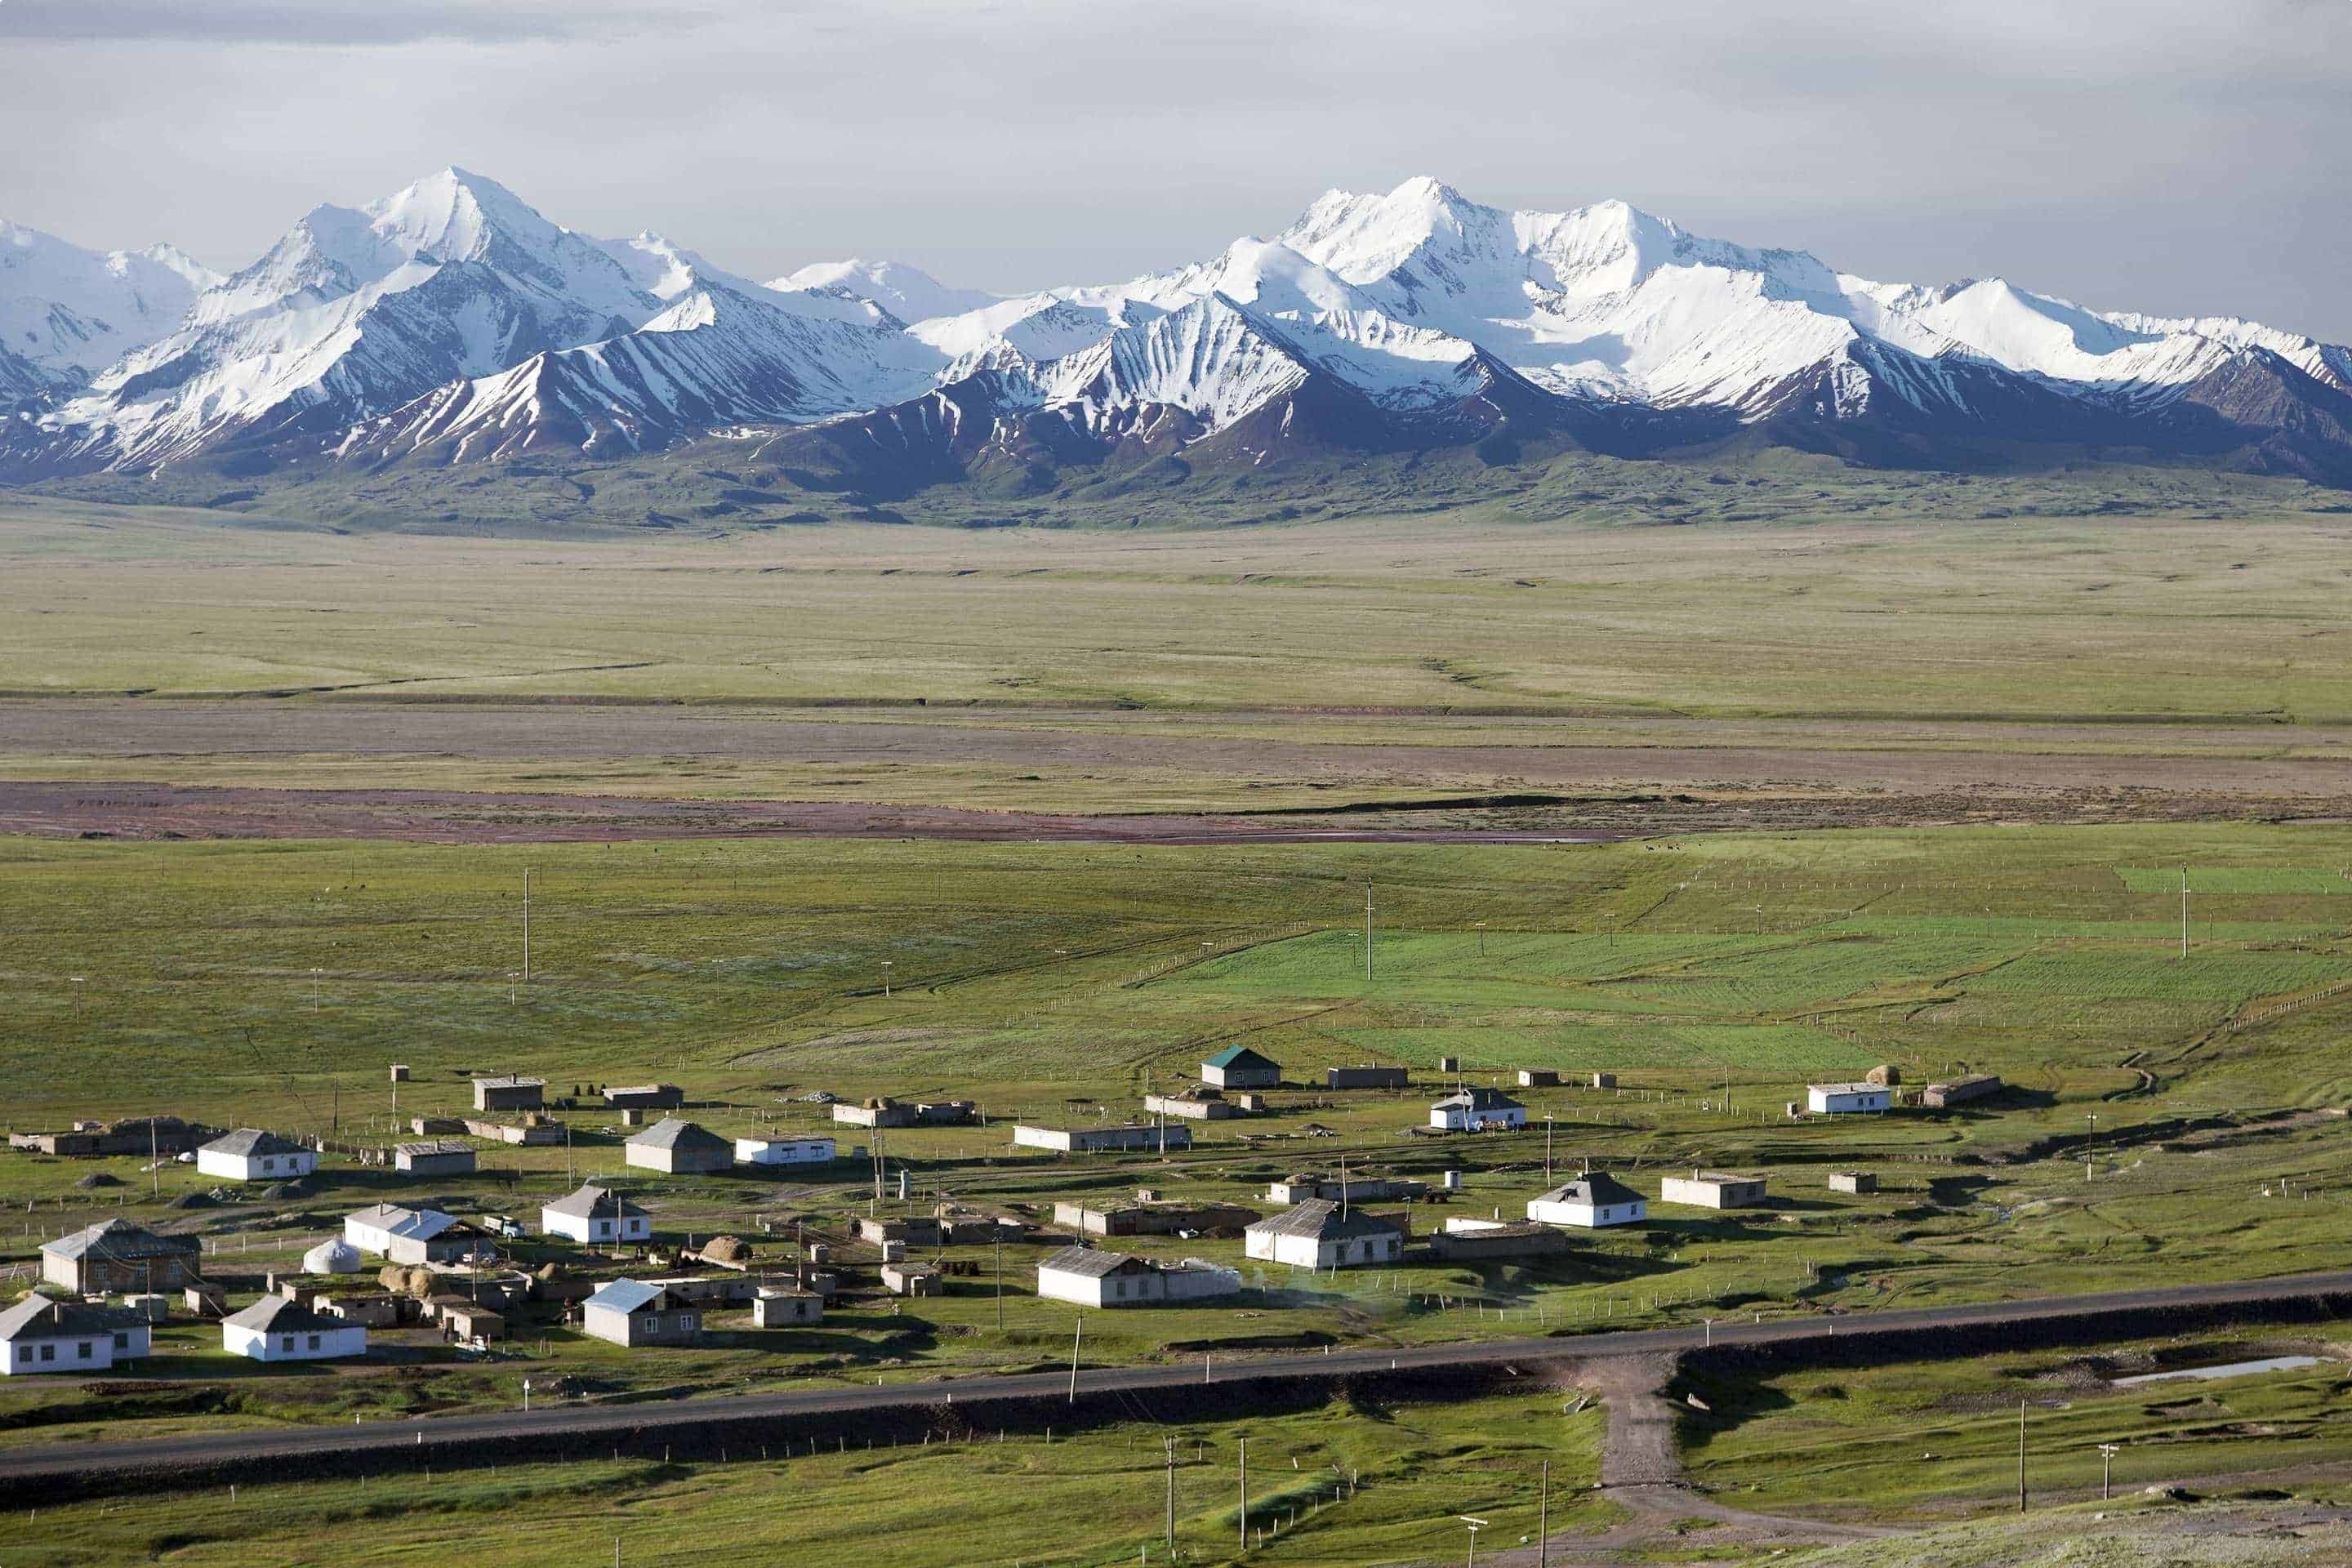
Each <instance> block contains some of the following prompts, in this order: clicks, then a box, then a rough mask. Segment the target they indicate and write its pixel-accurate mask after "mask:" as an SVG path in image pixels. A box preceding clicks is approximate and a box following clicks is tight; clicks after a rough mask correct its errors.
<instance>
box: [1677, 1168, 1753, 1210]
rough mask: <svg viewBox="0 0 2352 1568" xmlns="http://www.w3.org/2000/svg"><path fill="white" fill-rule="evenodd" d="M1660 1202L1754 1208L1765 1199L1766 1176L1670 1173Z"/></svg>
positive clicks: (1728, 1207)
mask: <svg viewBox="0 0 2352 1568" xmlns="http://www.w3.org/2000/svg"><path fill="white" fill-rule="evenodd" d="M1658 1201H1659V1202H1660V1203H1662V1204H1687V1205H1690V1206H1691V1207H1693V1208H1702V1209H1742V1208H1753V1207H1755V1206H1756V1205H1758V1204H1760V1203H1762V1202H1763V1201H1764V1178H1763V1177H1761V1176H1736V1175H1732V1174H1730V1173H1727V1172H1723V1171H1693V1172H1692V1173H1690V1174H1689V1175H1687V1176H1668V1177H1666V1178H1665V1179H1664V1181H1662V1182H1660V1183H1659V1184H1658Z"/></svg>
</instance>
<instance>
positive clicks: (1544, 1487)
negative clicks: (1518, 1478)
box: [1536, 1459, 1551, 1568]
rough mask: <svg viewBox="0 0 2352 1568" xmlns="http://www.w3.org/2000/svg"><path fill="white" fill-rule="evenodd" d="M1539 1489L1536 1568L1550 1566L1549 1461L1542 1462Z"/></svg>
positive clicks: (1547, 1567)
mask: <svg viewBox="0 0 2352 1568" xmlns="http://www.w3.org/2000/svg"><path fill="white" fill-rule="evenodd" d="M1540 1486H1541V1489H1540V1490H1539V1491H1538V1492H1537V1493H1536V1568H1551V1461H1550V1460H1549V1459H1546V1460H1545V1461H1544V1462H1543V1479H1542V1481H1541V1483H1540Z"/></svg>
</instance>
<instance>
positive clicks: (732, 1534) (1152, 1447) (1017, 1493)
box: [0, 1390, 1613, 1568]
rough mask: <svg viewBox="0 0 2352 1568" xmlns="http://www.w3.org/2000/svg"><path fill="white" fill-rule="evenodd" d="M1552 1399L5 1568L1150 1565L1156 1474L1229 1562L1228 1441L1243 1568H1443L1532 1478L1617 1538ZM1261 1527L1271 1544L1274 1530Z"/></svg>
mask: <svg viewBox="0 0 2352 1568" xmlns="http://www.w3.org/2000/svg"><path fill="white" fill-rule="evenodd" d="M1572 1398H1573V1396H1572V1395H1563V1394H1561V1393H1560V1392H1559V1391H1556V1390H1555V1391H1546V1392H1539V1393H1529V1394H1520V1395H1511V1396H1507V1397H1499V1398H1491V1399H1485V1400H1479V1401H1475V1402H1470V1403H1465V1404H1460V1405H1391V1406H1384V1407H1381V1408H1377V1409H1365V1408H1359V1407H1356V1406H1352V1405H1348V1404H1346V1403H1335V1404H1333V1405H1329V1406H1327V1407H1325V1408H1323V1409H1320V1410H1317V1411H1313V1412H1309V1413H1307V1414H1303V1415H1288V1416H1282V1417H1276V1418H1272V1419H1262V1420H1251V1421H1241V1422H1235V1423H1232V1424H1226V1425H1218V1424H1206V1425H1162V1424H1160V1423H1157V1422H1150V1421H1139V1422H1137V1423H1136V1424H1135V1425H1132V1426H1117V1427H1110V1428H1106V1429H1102V1430H1098V1431H1092V1432H1087V1433H1085V1434H1083V1435H1080V1436H1076V1437H1072V1436H1068V1435H1066V1434H1065V1435H1062V1436H1057V1437H1055V1439H1053V1440H1052V1441H1050V1442H1049V1441H1046V1440H1045V1439H1044V1438H1043V1437H1041V1436H1035V1435H1031V1436H1019V1435H1013V1436H1009V1437H1008V1438H1007V1439H1006V1440H1004V1441H1002V1442H1000V1441H996V1440H994V1435H993V1434H986V1435H980V1436H976V1437H974V1438H973V1439H971V1440H967V1441H961V1442H956V1443H935V1444H931V1445H929V1446H921V1445H918V1444H914V1443H909V1444H908V1445H906V1446H902V1447H897V1448H887V1447H886V1448H879V1449H874V1450H864V1449H861V1450H859V1451H856V1452H852V1453H825V1452H822V1451H821V1452H819V1453H817V1454H816V1455H814V1457H803V1458H793V1459H791V1460H785V1459H782V1458H773V1459H769V1460H762V1459H761V1458H760V1457H759V1456H758V1455H756V1454H753V1453H745V1454H743V1455H741V1456H740V1457H737V1458H735V1459H734V1460H733V1462H730V1463H725V1464H702V1465H686V1464H677V1465H662V1464H641V1463H630V1462H627V1461H624V1462H622V1463H619V1464H614V1463H610V1462H602V1461H599V1462H587V1461H583V1462H578V1463H573V1464H567V1465H562V1466H554V1465H541V1466H523V1467H504V1468H500V1469H499V1470H497V1471H495V1472H491V1471H481V1470H478V1471H466V1472H456V1473H450V1472H446V1471H445V1472H443V1473H441V1474H439V1475H436V1476H434V1477H433V1478H431V1479H430V1480H428V1479H426V1478H425V1475H424V1474H423V1473H422V1472H421V1471H418V1470H416V1469H415V1468H414V1467H407V1468H393V1469H390V1470H389V1471H388V1472H387V1473H383V1474H379V1475H376V1476H373V1477H371V1478H369V1479H366V1480H364V1481H362V1480H359V1479H337V1480H332V1481H317V1482H310V1483H301V1484H289V1485H280V1486H247V1487H240V1488H239V1489H237V1495H236V1498H235V1499H233V1500H232V1499H231V1498H230V1497H229V1496H228V1495H227V1493H226V1489H219V1490H215V1491H206V1492H203V1493H196V1494H185V1495H176V1496H171V1497H163V1498H143V1499H142V1498H134V1499H129V1500H116V1501H111V1502H89V1503H80V1504H76V1505H73V1506H71V1507H68V1508H61V1509H56V1510H48V1509H44V1510H41V1511H40V1513H39V1515H38V1517H37V1518H34V1519H26V1518H22V1517H18V1518H15V1519H12V1520H10V1521H9V1524H8V1529H7V1531H6V1533H5V1539H0V1564H17V1563H22V1564H26V1565H28V1568H29V1565H31V1564H35V1563H38V1564H41V1565H42V1568H68V1565H72V1568H105V1565H111V1564H117V1563H150V1562H154V1561H157V1560H159V1559H160V1560H163V1561H168V1562H171V1563H188V1564H205V1563H224V1564H226V1563H254V1562H277V1563H315V1562H323V1561H332V1562H334V1563H339V1564H362V1563H422V1562H428V1561H442V1560H446V1559H448V1558H451V1557H462V1558H464V1559H467V1560H469V1561H475V1562H484V1563H499V1564H501V1568H505V1565H509V1564H511V1565H513V1568H532V1565H536V1564H548V1565H554V1564H563V1565H566V1568H569V1565H572V1564H578V1563H599V1562H604V1561H606V1560H608V1559H609V1558H610V1556H611V1554H612V1552H613V1550H614V1542H615V1541H618V1542H620V1546H621V1551H622V1561H623V1562H624V1563H627V1564H629V1565H631V1568H686V1565H688V1564H690V1563H702V1562H705V1561H708V1560H709V1557H710V1556H711V1554H712V1553H713V1552H721V1553H723V1554H725V1555H726V1556H728V1557H730V1558H736V1559H745V1560H754V1561H757V1560H765V1559H768V1558H771V1557H776V1558H782V1557H784V1556H790V1557H792V1558H793V1559H795V1560H799V1559H803V1558H805V1559H808V1560H821V1559H824V1558H827V1557H844V1558H846V1557H853V1556H859V1555H865V1554H871V1553H873V1552H877V1551H887V1553H888V1554H889V1557H890V1559H891V1561H892V1562H893V1563H903V1564H905V1565H907V1568H927V1565H931V1564H938V1565H940V1568H947V1565H950V1564H957V1565H961V1564H964V1563H974V1562H987V1563H1030V1564H1038V1565H1043V1564H1048V1563H1051V1564H1057V1565H1059V1564H1066V1565H1076V1564H1087V1563H1103V1564H1111V1563H1136V1562H1141V1561H1149V1562H1153V1563H1160V1562H1164V1561H1166V1558H1165V1555H1164V1551H1165V1541H1166V1534H1165V1521H1166V1511H1165V1510H1166V1506H1167V1490H1166V1488H1167V1481H1168V1470H1167V1467H1166V1455H1167V1454H1168V1453H1169V1452H1170V1451H1171V1450H1170V1448H1169V1447H1168V1445H1169V1444H1170V1443H1171V1442H1172V1445H1173V1452H1174V1454H1175V1456H1176V1459H1177V1466H1176V1477H1175V1479H1176V1510H1175V1511H1176V1534H1177V1544H1178V1547H1179V1549H1180V1550H1181V1552H1183V1554H1184V1559H1185V1561H1187V1562H1193V1563H1223V1562H1231V1561H1234V1560H1235V1559H1236V1558H1237V1557H1238V1556H1239V1555H1240V1553H1239V1550H1238V1548H1239V1542H1240V1538H1241V1531H1242V1519H1241V1513H1240V1506H1239V1503H1240V1486H1239V1475H1238V1464H1239V1458H1240V1440H1241V1439H1244V1438H1246V1439H1247V1440H1248V1443H1249V1501H1250V1512H1249V1525H1250V1528H1251V1530H1252V1531H1253V1533H1255V1532H1256V1531H1265V1532H1266V1541H1265V1544H1264V1545H1262V1546H1260V1547H1258V1548H1257V1549H1255V1550H1254V1551H1253V1552H1250V1554H1249V1555H1250V1560H1251V1561H1253V1562H1268V1563H1300V1564H1307V1563H1333V1564H1338V1563H1349V1564H1353V1563H1379V1562H1397V1561H1412V1560H1414V1559H1418V1558H1422V1557H1424V1556H1429V1555H1434V1554H1441V1553H1444V1554H1450V1553H1452V1552H1454V1551H1456V1550H1458V1549H1459V1548H1460V1546H1461V1544H1462V1542H1463V1541H1464V1539H1465V1537H1464V1533H1463V1526H1462V1524H1461V1523H1460V1521H1459V1520H1458V1518H1457V1517H1456V1516H1458V1515H1460V1514H1465V1513H1468V1514H1472V1515H1475V1516H1476V1517H1479V1518H1483V1519H1486V1520H1487V1521H1489V1530H1488V1532H1487V1534H1486V1544H1487V1545H1488V1546H1489V1547H1492V1546H1494V1545H1496V1544H1500V1543H1503V1542H1516V1541H1517V1540H1518V1539H1519V1538H1520V1537H1521V1536H1523V1535H1527V1534H1529V1533H1531V1532H1532V1531H1534V1530H1535V1528H1536V1521H1537V1517H1538V1503H1539V1496H1538V1493H1539V1488H1540V1479H1541V1467H1542V1465H1543V1464H1544V1463H1545V1462H1546V1461H1549V1464H1550V1466H1551V1505H1550V1508H1551V1512H1550V1517H1551V1520H1552V1523H1553V1527H1554V1529H1556V1530H1569V1531H1575V1530H1580V1529H1593V1528H1597V1527H1599V1526H1601V1525H1602V1524H1604V1523H1606V1522H1607V1521H1609V1520H1610V1519H1611V1518H1612V1516H1613V1510H1612V1509H1611V1508H1610V1506H1609V1505H1608V1504H1607V1503H1605V1502H1603V1501H1601V1500H1599V1499H1598V1498H1597V1497H1596V1496H1594V1495H1593V1494H1591V1493H1590V1492H1589V1491H1587V1490H1586V1489H1587V1488H1589V1487H1590V1486H1591V1483H1592V1482H1593V1480H1594V1479H1596V1477H1597V1475H1598V1472H1599V1447H1598V1445H1599V1435H1600V1427H1601V1415H1600V1412H1599V1410H1598V1409H1597V1408H1594V1407H1591V1406H1587V1407H1585V1408H1583V1409H1582V1410H1581V1411H1580V1413H1578V1414H1576V1415H1564V1414H1563V1408H1564V1405H1566V1404H1567V1403H1569V1402H1570V1401H1571V1400H1572ZM1277 1527H1279V1528H1278V1529H1277Z"/></svg>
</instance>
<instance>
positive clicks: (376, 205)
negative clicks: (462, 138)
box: [360, 165, 570, 261]
mask: <svg viewBox="0 0 2352 1568" xmlns="http://www.w3.org/2000/svg"><path fill="white" fill-rule="evenodd" d="M360 210H361V211H362V213H364V214H365V215H366V216H367V217H368V219H369V223H368V226H369V228H370V229H371V230H372V231H373V233H374V234H375V236H376V237H377V238H378V239H379V240H380V241H381V242H382V243H383V245H385V246H387V247H391V248H392V249H394V251H395V252H397V253H398V254H400V255H402V256H404V257H409V258H424V257H430V258H438V259H440V260H444V261H457V260H479V259H481V258H483V257H485V256H486V255H487V254H488V251H489V249H490V247H491V246H492V245H493V244H494V243H495V242H496V241H498V240H499V239H500V238H505V239H507V240H509V241H511V242H513V243H517V244H521V245H524V246H527V247H531V248H541V247H547V246H551V245H553V244H555V243H557V242H558V240H559V239H560V237H562V236H564V235H566V234H568V233H569V232H570V231H569V230H566V229H563V228H560V227H558V226H556V225H554V224H551V223H550V222H548V221H547V219H545V218H543V217H541V216H539V214H538V213H537V212H536V211H534V210H533V209H532V208H531V207H530V205H529V204H527V203H526V202H524V201H523V199H522V198H521V197H520V196H518V195H515V194H514V193H513V192H512V191H509V190H508V189H507V188H506V187H505V186H504V185H501V184H499V183H498V182H497V181H495V180H489V179H485V178H483V177H482V176H481V175H479V174H470V173H468V172H467V171H466V170H464V169H460V168H457V167H456V166H454V165H453V166H451V167H449V168H446V169H443V170H442V171H440V172H439V173H438V174H427V175H426V176H425V178H423V179H421V180H419V181H417V182H416V183H415V184H413V185H410V186H408V187H406V188H405V189H404V190H401V191H398V192H395V193H394V194H393V195H389V196H385V197H383V198H382V199H381V200H378V201H373V202H370V203H369V204H368V205H366V206H364V207H362V208H361V209H360Z"/></svg>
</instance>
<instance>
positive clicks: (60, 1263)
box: [41, 1219, 204, 1296]
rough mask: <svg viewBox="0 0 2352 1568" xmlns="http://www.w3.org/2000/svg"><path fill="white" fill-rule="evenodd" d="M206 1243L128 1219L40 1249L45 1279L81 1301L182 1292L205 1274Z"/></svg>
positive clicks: (85, 1230)
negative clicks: (153, 1292)
mask: <svg viewBox="0 0 2352 1568" xmlns="http://www.w3.org/2000/svg"><path fill="white" fill-rule="evenodd" d="M203 1256H204V1243H202V1242H201V1241H199V1240H197V1239H196V1238H195V1237H193V1236H163V1235H160V1234H158V1233H157V1232H155V1231H152V1230H149V1229H148V1228H147V1227H146V1226H143V1225H138V1224H134V1223H133V1222H131V1221H130V1220H127V1219H110V1220H104V1221H101V1222H100V1223H99V1224H97V1225H93V1226H84V1227H83V1228H82V1229H80V1230H78V1231H75V1232H74V1233H73V1234H72V1235H70V1236H61V1237H58V1238H57V1239H56V1240H55V1241H50V1242H44V1243H42V1245H41V1278H42V1279H45V1280H47V1282H48V1283H50V1284H52V1285H56V1286H59V1287H61V1288H63V1289H68V1290H70V1291H72V1292H73V1293H74V1294H75V1295H77V1296H120V1295H128V1294H132V1293H137V1294H141V1295H144V1294H146V1293H148V1292H150V1291H154V1290H178V1289H184V1288H185V1287H186V1285H187V1283H188V1281H190V1280H191V1279H195V1278H196V1277H197V1276H198V1275H199V1274H201V1273H203V1272H204V1270H203V1268H202V1267H201V1265H200V1261H199V1260H200V1259H201V1258H203Z"/></svg>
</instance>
